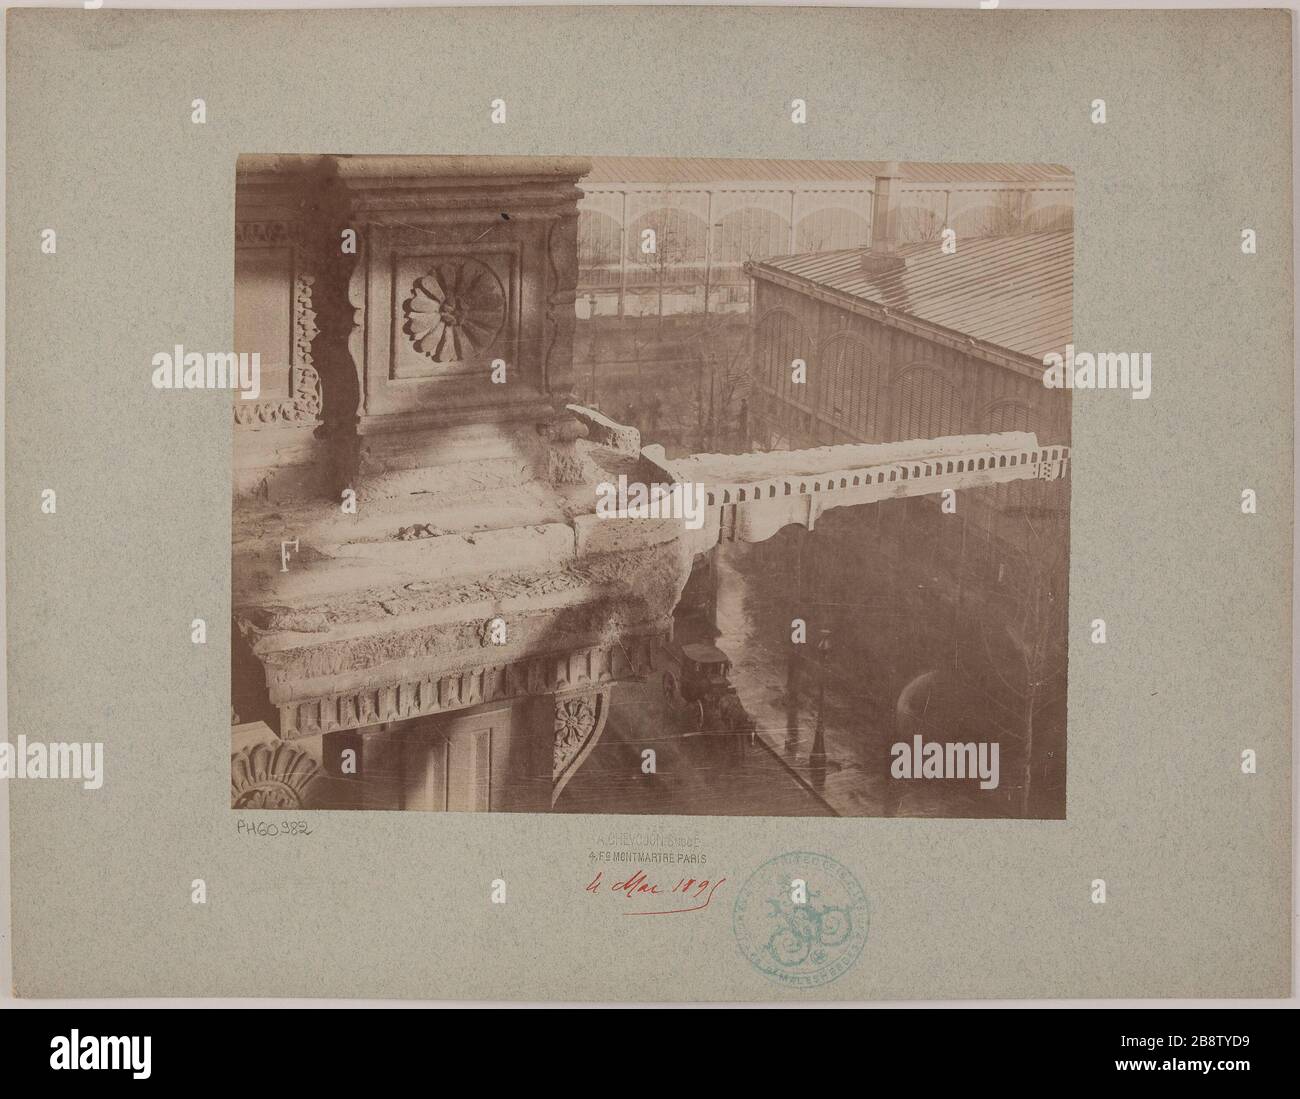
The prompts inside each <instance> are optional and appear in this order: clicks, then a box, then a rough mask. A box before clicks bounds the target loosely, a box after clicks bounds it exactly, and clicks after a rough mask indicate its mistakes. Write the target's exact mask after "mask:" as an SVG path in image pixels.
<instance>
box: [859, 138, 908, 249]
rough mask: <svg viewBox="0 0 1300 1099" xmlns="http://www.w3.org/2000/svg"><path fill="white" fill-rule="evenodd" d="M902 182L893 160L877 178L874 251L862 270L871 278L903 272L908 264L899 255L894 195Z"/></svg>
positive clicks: (897, 165) (874, 204)
mask: <svg viewBox="0 0 1300 1099" xmlns="http://www.w3.org/2000/svg"><path fill="white" fill-rule="evenodd" d="M902 180H903V170H902V168H901V167H900V166H899V163H898V161H896V160H891V161H890V162H889V163H888V164H886V165H885V170H884V172H883V173H882V174H881V175H878V176H876V188H875V195H874V197H873V198H872V202H871V249H870V251H868V252H865V253H864V254H863V256H862V270H863V271H865V272H866V273H867V274H869V275H884V274H888V273H889V272H891V271H898V270H901V269H902V268H903V267H904V266H905V265H906V264H905V261H904V260H903V258H902V257H901V256H899V255H898V235H897V229H898V218H897V216H896V215H897V211H896V210H895V208H894V207H895V203H896V202H897V201H898V195H897V194H896V193H895V192H896V190H897V188H898V186H899V185H900V184H901V183H902Z"/></svg>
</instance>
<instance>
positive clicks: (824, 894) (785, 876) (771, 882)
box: [733, 851, 870, 988]
mask: <svg viewBox="0 0 1300 1099" xmlns="http://www.w3.org/2000/svg"><path fill="white" fill-rule="evenodd" d="M869 916H870V908H869V906H868V904H867V896H866V894H865V893H864V892H863V891H862V886H861V885H859V884H858V880H857V878H855V877H854V876H853V875H852V874H851V873H850V872H849V871H848V870H847V869H846V868H845V867H843V866H841V865H840V864H839V863H838V862H836V861H835V860H834V859H832V858H830V857H829V856H827V855H815V854H812V853H811V852H808V851H792V852H790V853H788V854H785V855H778V856H777V857H776V858H774V859H769V860H768V861H767V862H765V863H763V865H762V866H760V867H759V868H758V869H757V870H755V871H754V873H753V875H751V877H750V879H749V880H748V881H747V882H745V884H744V885H743V886H742V887H741V890H740V892H739V893H738V894H737V896H736V907H735V912H734V915H733V926H734V929H735V932H736V942H737V944H738V945H739V946H740V951H741V953H742V954H744V955H745V957H746V958H748V959H749V961H750V964H751V965H753V967H754V968H755V969H757V970H758V971H759V972H760V973H763V974H766V975H767V976H768V977H771V978H772V980H774V981H779V982H781V983H782V984H786V985H791V986H792V987H795V988H815V987H816V986H817V985H824V984H829V983H830V982H831V981H833V980H835V979H836V978H837V977H840V976H842V975H843V974H844V973H845V972H847V971H848V970H849V969H850V968H851V967H852V965H853V963H854V962H856V961H857V960H858V955H859V954H861V953H862V948H863V946H864V945H865V944H866V941H867V926H868V922H869Z"/></svg>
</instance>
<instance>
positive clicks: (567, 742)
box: [551, 691, 608, 805]
mask: <svg viewBox="0 0 1300 1099" xmlns="http://www.w3.org/2000/svg"><path fill="white" fill-rule="evenodd" d="M607 700H608V692H605V691H592V692H584V693H582V694H571V695H560V696H557V697H556V699H555V754H554V761H553V769H552V789H551V804H552V805H554V804H555V799H556V798H558V797H559V796H560V791H561V790H563V789H564V786H565V784H566V783H567V782H568V781H569V779H570V778H572V777H573V775H574V774H575V773H576V772H577V770H578V768H579V767H580V766H582V761H583V760H585V759H586V758H587V756H588V755H589V754H590V753H591V750H592V749H593V748H594V747H595V746H596V742H597V741H598V740H599V739H600V734H601V733H602V732H603V731H604V729H605V716H606V711H607Z"/></svg>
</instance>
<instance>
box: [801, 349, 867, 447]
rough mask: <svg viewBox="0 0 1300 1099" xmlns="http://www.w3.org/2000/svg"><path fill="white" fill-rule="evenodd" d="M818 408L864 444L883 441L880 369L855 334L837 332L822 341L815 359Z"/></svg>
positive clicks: (836, 424)
mask: <svg viewBox="0 0 1300 1099" xmlns="http://www.w3.org/2000/svg"><path fill="white" fill-rule="evenodd" d="M816 381H817V390H818V392H817V409H818V411H819V412H820V413H821V415H822V416H823V417H824V418H825V419H827V420H829V421H830V422H831V423H833V424H835V426H836V427H839V428H841V429H843V430H844V431H846V432H847V433H848V434H850V435H852V436H854V437H855V438H857V439H861V440H862V441H863V442H867V443H874V442H880V441H881V440H882V438H883V427H882V425H881V424H880V422H879V413H880V404H881V401H880V388H881V383H880V370H879V367H878V366H877V364H876V363H875V361H874V360H873V357H872V355H871V352H870V350H869V349H868V346H867V341H866V340H864V339H863V338H862V337H861V336H859V335H857V333H855V332H837V333H836V334H835V335H833V336H831V337H830V338H828V339H826V340H825V341H823V343H822V345H821V349H820V350H819V351H818V352H817V359H816Z"/></svg>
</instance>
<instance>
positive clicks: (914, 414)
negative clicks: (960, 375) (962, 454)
mask: <svg viewBox="0 0 1300 1099" xmlns="http://www.w3.org/2000/svg"><path fill="white" fill-rule="evenodd" d="M892 404H893V428H892V431H891V437H890V439H889V440H888V441H890V442H901V441H903V440H904V439H935V438H938V437H939V436H941V435H961V434H963V433H964V425H965V420H966V417H965V415H964V411H963V402H962V399H961V392H960V390H958V389H957V387H956V386H955V385H953V384H952V383H951V382H950V381H948V379H947V378H946V377H944V375H943V373H942V372H941V371H939V370H938V369H937V368H935V367H932V366H926V365H917V366H909V367H907V368H906V369H904V370H903V371H902V372H901V373H900V374H899V375H898V378H897V380H896V381H895V382H894V387H893V401H892Z"/></svg>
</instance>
